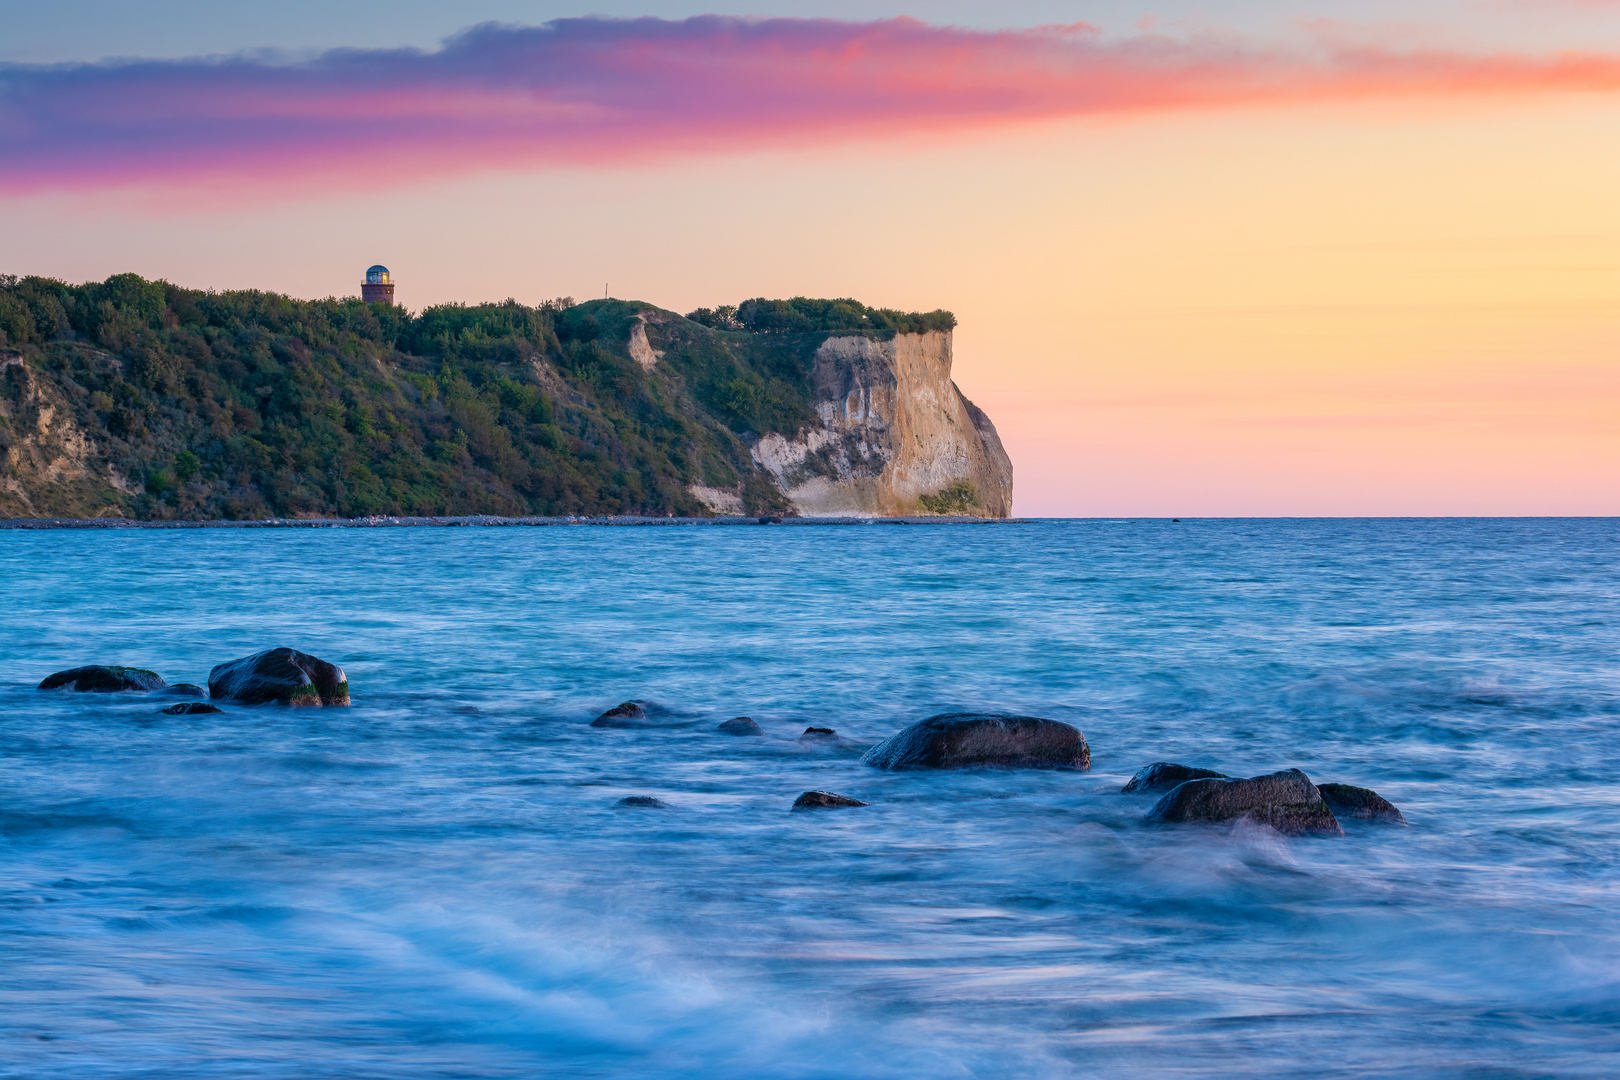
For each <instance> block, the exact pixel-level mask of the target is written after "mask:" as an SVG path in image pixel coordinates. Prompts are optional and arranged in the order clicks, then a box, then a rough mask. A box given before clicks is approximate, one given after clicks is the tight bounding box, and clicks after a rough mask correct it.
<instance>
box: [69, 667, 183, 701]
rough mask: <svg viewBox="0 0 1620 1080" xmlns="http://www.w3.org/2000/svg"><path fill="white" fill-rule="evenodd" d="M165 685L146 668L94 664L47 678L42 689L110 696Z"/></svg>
mask: <svg viewBox="0 0 1620 1080" xmlns="http://www.w3.org/2000/svg"><path fill="white" fill-rule="evenodd" d="M165 685H166V684H165V683H164V682H163V678H162V676H160V675H159V674H158V673H157V672H155V671H147V670H146V669H145V668H138V667H116V666H108V665H105V664H91V665H90V666H89V667H76V668H69V669H68V670H67V671H58V672H57V673H56V674H54V675H47V676H46V677H45V679H44V681H42V682H41V683H40V684H39V688H40V689H41V690H59V689H61V688H62V687H67V688H68V689H70V690H79V691H89V692H91V693H97V694H110V693H114V692H116V691H119V690H143V691H144V690H161V689H163V687H164V686H165Z"/></svg>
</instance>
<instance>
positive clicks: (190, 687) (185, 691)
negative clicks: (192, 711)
mask: <svg viewBox="0 0 1620 1080" xmlns="http://www.w3.org/2000/svg"><path fill="white" fill-rule="evenodd" d="M156 693H157V696H158V697H194V698H200V697H207V696H208V691H207V690H204V689H203V688H202V687H200V686H198V685H197V684H196V683H189V682H177V683H174V684H173V685H171V686H165V687H163V689H161V690H158V691H157V692H156Z"/></svg>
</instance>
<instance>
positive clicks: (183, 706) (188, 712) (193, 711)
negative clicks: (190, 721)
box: [159, 701, 225, 716]
mask: <svg viewBox="0 0 1620 1080" xmlns="http://www.w3.org/2000/svg"><path fill="white" fill-rule="evenodd" d="M159 711H160V712H162V713H165V714H166V715H169V716H196V715H197V714H199V713H211V712H224V711H225V710H224V709H222V708H220V707H219V706H218V705H210V704H208V702H206V701H182V702H180V703H179V704H178V705H170V706H169V707H168V708H166V709H160V710H159Z"/></svg>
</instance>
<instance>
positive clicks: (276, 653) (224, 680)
mask: <svg viewBox="0 0 1620 1080" xmlns="http://www.w3.org/2000/svg"><path fill="white" fill-rule="evenodd" d="M208 696H209V697H211V698H219V699H225V700H230V701H239V702H241V703H242V704H244V705H263V704H266V703H268V702H272V701H274V702H279V703H281V704H282V705H347V704H348V703H349V679H348V676H346V675H344V674H343V669H342V668H340V667H338V666H337V665H336V664H329V663H327V662H326V661H325V660H321V659H319V658H317V657H314V656H311V655H309V654H308V653H301V652H299V651H297V650H296V649H266V650H265V651H264V652H257V653H254V654H253V655H252V656H244V657H242V658H241V659H240V660H228V661H226V662H225V663H223V664H220V665H218V666H217V667H215V668H214V670H212V671H210V672H209V673H208Z"/></svg>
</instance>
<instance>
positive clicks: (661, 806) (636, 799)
mask: <svg viewBox="0 0 1620 1080" xmlns="http://www.w3.org/2000/svg"><path fill="white" fill-rule="evenodd" d="M614 805H615V806H650V807H652V808H653V809H655V810H668V809H669V803H667V802H665V801H664V800H663V799H655V798H653V797H652V796H651V795H626V796H625V797H624V798H622V799H620V800H619V801H618V802H617V803H615V804H614Z"/></svg>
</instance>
